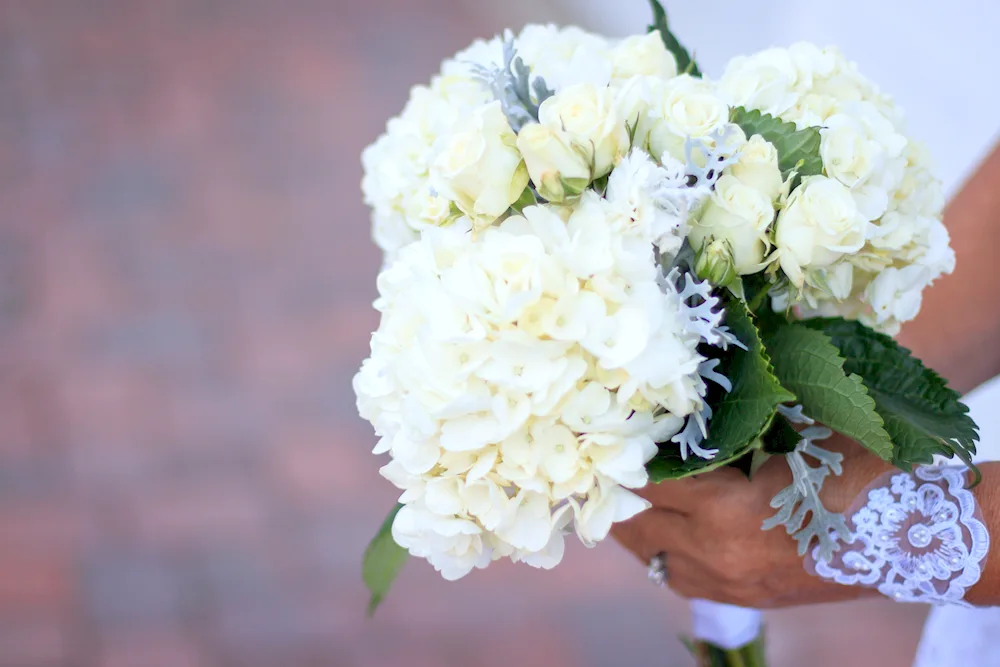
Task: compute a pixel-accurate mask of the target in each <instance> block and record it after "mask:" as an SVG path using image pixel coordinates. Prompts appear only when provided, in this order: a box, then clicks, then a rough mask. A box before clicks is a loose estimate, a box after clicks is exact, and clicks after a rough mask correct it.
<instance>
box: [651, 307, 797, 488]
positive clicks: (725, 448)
mask: <svg viewBox="0 0 1000 667" xmlns="http://www.w3.org/2000/svg"><path fill="white" fill-rule="evenodd" d="M725 308H726V325H727V326H729V329H730V331H732V333H733V334H735V335H736V337H737V338H738V339H739V340H740V342H742V343H743V344H744V345H746V346H747V348H748V349H747V350H742V349H740V348H738V347H736V346H730V348H729V350H727V351H726V352H725V353H724V354H723V356H722V362H721V363H720V364H719V367H718V370H719V372H721V373H722V374H723V375H725V376H726V377H728V378H729V380H730V381H731V382H732V384H733V389H732V391H730V392H728V393H727V392H725V391H723V390H721V389H719V388H716V387H712V389H711V391H710V393H709V395H708V402H709V405H711V406H712V412H713V414H712V418H711V420H710V421H709V425H708V437H707V438H706V439H705V441H704V442H703V443H702V446H703V447H705V448H707V449H718V450H719V451H718V454H716V455H715V458H712V459H702V458H699V457H697V456H688V457H687V459H686V460H683V459H681V457H680V453H679V452H678V450H677V445H676V444H674V443H672V442H665V443H663V444H662V445H661V446H660V452H659V453H658V454H657V455H656V457H655V458H654V459H653V460H652V461H650V462H649V463H648V464H647V465H646V468H647V470H649V476H650V480H651V481H653V482H661V481H663V480H665V479H677V478H680V477H687V476H688V475H694V474H696V473H702V472H708V471H709V470H713V469H715V468H718V467H720V466H723V465H726V464H727V463H730V462H732V461H735V460H736V459H738V458H740V457H741V456H743V455H744V454H746V453H747V452H748V451H750V450H751V449H752V448H753V447H755V446H756V445H758V444H759V438H760V434H761V433H762V432H763V431H764V430H765V429H767V428H768V426H770V423H771V420H772V418H773V417H774V413H775V410H776V409H777V406H778V405H780V404H781V403H785V402H787V401H793V400H795V396H793V395H792V394H791V393H790V392H788V390H786V389H784V388H782V386H781V385H780V384H778V380H777V379H776V378H775V376H774V375H773V374H772V372H771V365H770V361H769V359H768V357H767V353H766V352H765V351H764V346H763V344H762V343H761V340H760V336H759V334H758V332H757V327H756V326H755V325H754V322H753V317H752V316H751V315H750V313H749V312H748V311H747V309H746V306H745V305H744V304H743V302H742V301H740V300H739V299H736V298H730V299H728V300H727V301H726V302H725Z"/></svg>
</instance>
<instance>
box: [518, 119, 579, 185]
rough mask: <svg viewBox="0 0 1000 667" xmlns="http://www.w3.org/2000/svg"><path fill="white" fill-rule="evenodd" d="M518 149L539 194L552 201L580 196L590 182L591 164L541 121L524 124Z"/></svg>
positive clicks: (519, 134) (519, 136) (519, 135)
mask: <svg viewBox="0 0 1000 667" xmlns="http://www.w3.org/2000/svg"><path fill="white" fill-rule="evenodd" d="M517 149H518V150H519V151H520V152H521V156H522V157H523V158H524V163H525V164H526V165H527V167H528V175H529V176H530V177H531V182H532V183H534V184H535V189H536V190H537V191H538V194H539V195H540V196H542V197H544V198H545V199H547V200H548V201H551V202H562V201H565V200H566V199H569V198H571V197H576V196H578V195H579V194H580V193H581V192H583V191H584V190H586V189H587V186H588V185H590V164H589V159H588V158H587V156H585V155H584V154H583V152H582V151H579V150H577V149H575V148H573V146H571V145H569V143H568V142H567V141H566V140H565V137H562V136H560V134H559V132H557V131H556V130H552V129H551V128H548V127H546V126H544V125H540V124H538V123H530V124H528V125H525V126H524V127H523V128H521V131H520V133H518V135H517Z"/></svg>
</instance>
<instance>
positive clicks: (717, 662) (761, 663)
mask: <svg viewBox="0 0 1000 667" xmlns="http://www.w3.org/2000/svg"><path fill="white" fill-rule="evenodd" d="M688 648H690V649H691V653H692V654H693V655H694V658H695V661H696V662H697V664H698V667H767V660H766V659H765V657H764V635H763V633H761V634H760V635H759V636H758V637H757V639H755V640H753V641H752V642H750V643H749V644H747V645H745V646H741V647H740V648H736V649H724V648H721V647H719V646H716V645H714V644H709V643H708V642H703V641H694V642H691V643H690V644H689V645H688Z"/></svg>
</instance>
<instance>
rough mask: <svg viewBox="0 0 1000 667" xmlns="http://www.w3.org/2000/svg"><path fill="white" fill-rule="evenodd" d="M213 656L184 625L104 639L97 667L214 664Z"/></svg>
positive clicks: (160, 666)
mask: <svg viewBox="0 0 1000 667" xmlns="http://www.w3.org/2000/svg"><path fill="white" fill-rule="evenodd" d="M215 664H218V663H215V662H213V661H212V660H211V659H210V656H209V655H208V653H207V652H206V651H205V649H204V647H203V646H201V645H200V644H199V643H198V642H197V641H195V640H194V639H192V637H191V633H190V632H188V631H186V630H184V629H181V628H167V629H160V630H151V631H137V632H132V633H129V634H125V635H121V636H112V637H106V638H104V639H103V640H102V641H101V642H100V650H99V655H98V658H97V662H96V665H97V667H211V666H212V665H215Z"/></svg>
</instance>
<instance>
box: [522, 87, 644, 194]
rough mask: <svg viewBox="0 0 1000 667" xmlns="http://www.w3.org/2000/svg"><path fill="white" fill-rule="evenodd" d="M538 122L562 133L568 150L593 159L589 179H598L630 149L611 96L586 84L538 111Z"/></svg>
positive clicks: (559, 95)
mask: <svg viewBox="0 0 1000 667" xmlns="http://www.w3.org/2000/svg"><path fill="white" fill-rule="evenodd" d="M538 121H539V122H540V123H541V124H542V125H544V126H546V127H548V128H549V129H551V130H553V131H562V132H564V134H565V136H566V137H567V138H568V141H569V143H570V145H571V146H573V147H575V148H578V149H580V150H583V151H585V152H586V154H587V155H588V156H591V157H592V166H593V169H592V175H593V177H594V178H600V177H601V176H603V175H605V174H606V173H608V172H609V171H611V168H612V167H613V166H614V164H615V163H616V162H617V161H618V159H619V158H621V157H622V156H623V155H624V154H625V152H626V151H627V150H628V147H629V138H628V131H627V130H626V129H625V120H624V119H623V118H619V117H618V113H617V110H616V105H615V96H614V93H613V92H612V91H611V90H610V89H609V88H598V87H597V86H594V85H592V84H589V83H581V84H577V85H575V86H570V87H568V88H565V89H563V90H560V91H559V92H558V93H556V94H555V95H553V96H552V97H550V98H548V99H547V100H545V101H544V102H542V104H541V105H540V106H539V108H538Z"/></svg>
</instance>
